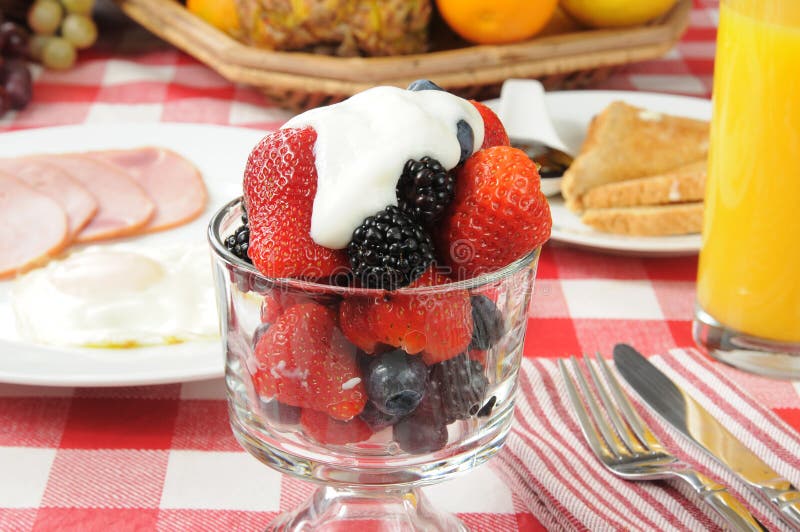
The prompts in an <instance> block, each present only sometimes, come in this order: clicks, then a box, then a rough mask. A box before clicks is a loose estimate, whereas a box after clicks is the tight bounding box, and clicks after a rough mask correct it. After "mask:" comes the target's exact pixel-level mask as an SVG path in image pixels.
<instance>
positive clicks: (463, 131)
mask: <svg viewBox="0 0 800 532" xmlns="http://www.w3.org/2000/svg"><path fill="white" fill-rule="evenodd" d="M456 137H457V138H458V144H459V145H460V146H461V158H460V159H459V160H458V162H459V164H460V163H463V162H464V161H466V160H467V157H469V156H470V155H472V150H473V149H474V148H475V134H474V133H473V131H472V127H470V125H469V124H467V122H466V121H465V120H459V121H458V123H457V124H456Z"/></svg>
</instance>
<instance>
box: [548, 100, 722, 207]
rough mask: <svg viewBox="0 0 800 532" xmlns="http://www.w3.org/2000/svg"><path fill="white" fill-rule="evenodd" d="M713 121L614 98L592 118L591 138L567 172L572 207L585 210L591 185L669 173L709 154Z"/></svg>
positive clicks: (564, 182)
mask: <svg viewBox="0 0 800 532" xmlns="http://www.w3.org/2000/svg"><path fill="white" fill-rule="evenodd" d="M708 135H709V124H708V122H706V121H703V120H694V119H691V118H683V117H677V116H671V115H667V114H662V113H656V112H653V111H648V110H645V109H640V108H638V107H634V106H632V105H628V104H627V103H624V102H614V103H612V104H610V105H609V106H608V107H606V108H605V109H604V110H603V111H602V112H601V113H600V114H598V115H597V116H596V117H594V119H593V120H592V123H591V124H590V125H589V130H588V132H587V136H586V140H585V141H584V143H583V146H582V147H581V151H580V153H579V154H578V156H577V157H576V158H575V161H573V163H572V165H571V166H570V167H569V168H568V169H567V171H566V172H565V173H564V179H563V180H562V183H561V193H562V194H563V195H564V199H565V200H566V204H567V207H569V209H570V210H572V211H575V212H580V211H582V210H584V208H585V207H584V205H583V196H584V194H585V193H586V191H588V190H589V189H591V188H594V187H597V186H600V185H606V184H608V183H616V182H618V181H626V180H628V179H635V178H638V177H643V176H651V175H656V174H661V173H663V172H667V171H669V170H672V169H674V168H677V167H679V166H683V165H686V164H689V163H691V162H694V161H699V160H700V159H704V158H705V157H706V156H707V153H708V143H709V140H708Z"/></svg>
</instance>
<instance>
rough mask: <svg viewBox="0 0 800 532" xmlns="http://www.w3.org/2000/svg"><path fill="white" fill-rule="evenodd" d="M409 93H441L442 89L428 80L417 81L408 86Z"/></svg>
mask: <svg viewBox="0 0 800 532" xmlns="http://www.w3.org/2000/svg"><path fill="white" fill-rule="evenodd" d="M407 90H410V91H443V90H444V89H443V88H441V87H440V86H439V85H437V84H436V83H434V82H432V81H431V80H429V79H418V80H417V81H412V82H411V85H409V86H408V89H407Z"/></svg>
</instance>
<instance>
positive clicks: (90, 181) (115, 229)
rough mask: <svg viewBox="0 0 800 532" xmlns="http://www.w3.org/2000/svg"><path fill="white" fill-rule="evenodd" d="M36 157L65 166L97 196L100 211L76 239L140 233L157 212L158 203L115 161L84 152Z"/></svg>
mask: <svg viewBox="0 0 800 532" xmlns="http://www.w3.org/2000/svg"><path fill="white" fill-rule="evenodd" d="M34 159H35V160H38V161H42V162H45V163H47V164H52V165H54V166H57V167H58V168H60V169H61V170H64V171H65V172H67V173H68V174H69V175H70V176H71V177H73V178H74V179H76V180H78V181H79V182H80V183H81V184H82V185H83V186H85V187H86V188H87V190H89V192H91V193H92V195H93V196H94V197H95V198H96V199H97V202H98V209H97V213H96V214H95V215H94V217H93V218H92V219H91V221H90V222H89V223H88V224H87V225H86V226H85V227H84V228H83V229H82V230H81V232H80V233H78V235H77V237H76V239H75V240H76V241H77V242H94V241H96V240H104V239H107V238H114V237H119V236H128V235H133V234H137V233H140V232H142V230H143V228H144V227H145V226H146V225H147V223H148V222H149V221H150V219H151V218H152V217H153V214H154V213H155V204H154V203H153V201H152V200H151V199H150V197H149V196H148V195H147V193H146V192H145V191H144V189H143V188H142V187H141V186H140V185H138V184H137V183H136V182H135V181H134V180H133V179H131V178H130V177H129V176H128V174H127V173H126V172H123V171H122V170H120V169H119V168H117V167H116V166H114V165H112V164H109V163H106V162H103V161H99V160H97V159H93V158H91V157H87V156H83V155H67V154H64V155H40V156H37V157H34Z"/></svg>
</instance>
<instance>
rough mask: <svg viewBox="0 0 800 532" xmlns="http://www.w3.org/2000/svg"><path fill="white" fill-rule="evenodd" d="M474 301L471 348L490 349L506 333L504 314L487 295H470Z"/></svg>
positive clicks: (472, 301)
mask: <svg viewBox="0 0 800 532" xmlns="http://www.w3.org/2000/svg"><path fill="white" fill-rule="evenodd" d="M470 302H471V303H472V323H473V327H472V341H471V342H470V344H469V347H470V349H480V350H481V351H483V350H486V349H489V348H490V347H492V346H493V345H494V344H496V343H497V342H499V341H500V338H502V337H503V334H505V324H504V323H503V314H502V313H501V312H500V310H499V309H498V308H497V306H496V305H495V304H494V302H493V301H492V300H491V299H489V298H488V297H486V296H483V295H477V296H472V297H470Z"/></svg>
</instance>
